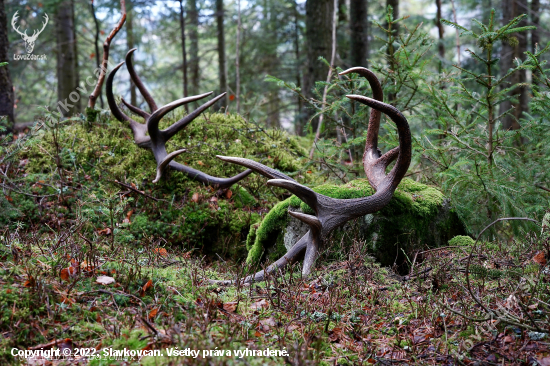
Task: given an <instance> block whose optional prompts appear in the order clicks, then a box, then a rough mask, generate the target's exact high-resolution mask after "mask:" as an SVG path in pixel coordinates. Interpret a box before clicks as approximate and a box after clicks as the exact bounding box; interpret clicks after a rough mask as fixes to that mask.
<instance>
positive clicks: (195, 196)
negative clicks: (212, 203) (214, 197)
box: [191, 192, 200, 203]
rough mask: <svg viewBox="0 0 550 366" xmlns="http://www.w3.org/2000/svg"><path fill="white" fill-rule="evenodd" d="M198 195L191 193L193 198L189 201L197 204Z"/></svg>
mask: <svg viewBox="0 0 550 366" xmlns="http://www.w3.org/2000/svg"><path fill="white" fill-rule="evenodd" d="M199 198H200V197H199V193H198V192H195V193H193V196H192V197H191V201H193V202H195V203H198V202H199Z"/></svg>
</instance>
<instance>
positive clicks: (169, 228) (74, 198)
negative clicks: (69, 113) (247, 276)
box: [0, 113, 311, 258]
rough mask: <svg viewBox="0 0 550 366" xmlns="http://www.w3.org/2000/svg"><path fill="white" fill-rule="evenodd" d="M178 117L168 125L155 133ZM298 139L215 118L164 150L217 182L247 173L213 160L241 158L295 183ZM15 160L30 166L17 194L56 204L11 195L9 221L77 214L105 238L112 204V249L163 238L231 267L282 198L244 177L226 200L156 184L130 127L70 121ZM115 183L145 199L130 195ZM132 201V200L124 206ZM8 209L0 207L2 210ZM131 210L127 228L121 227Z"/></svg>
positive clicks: (186, 182) (179, 178)
mask: <svg viewBox="0 0 550 366" xmlns="http://www.w3.org/2000/svg"><path fill="white" fill-rule="evenodd" d="M181 117H182V116H181V115H178V114H176V115H172V116H171V118H170V116H168V117H165V119H164V120H163V121H162V123H161V128H166V127H167V126H168V124H170V123H173V121H174V120H176V119H179V118H181ZM99 120H100V121H105V120H104V119H99ZM297 139H298V138H297V137H293V136H290V135H288V134H287V133H285V132H283V131H280V130H268V129H264V128H262V127H260V126H257V125H255V124H252V123H249V122H246V121H245V120H244V119H243V118H241V117H240V116H236V115H226V114H219V113H215V114H204V115H201V116H199V117H198V118H197V119H196V120H195V121H193V122H192V123H191V124H190V125H188V126H187V127H186V128H185V129H183V130H182V131H180V132H179V133H178V134H177V135H176V136H174V137H173V138H172V139H171V140H170V141H169V143H168V144H167V150H168V151H174V150H177V149H181V148H185V149H187V152H186V153H185V154H182V155H180V156H179V157H178V158H176V160H177V161H178V162H180V163H183V164H186V165H188V166H190V167H192V168H195V169H198V170H201V171H203V172H205V173H207V174H209V175H212V176H217V177H230V176H233V175H235V174H238V173H240V172H242V171H243V170H244V168H243V167H241V166H238V165H235V164H231V163H226V162H223V161H221V160H219V159H217V158H216V155H228V156H239V157H246V158H249V159H254V160H256V161H260V162H262V163H263V164H265V165H267V166H270V167H272V168H275V169H278V170H281V171H284V172H286V173H287V174H288V173H290V174H292V172H296V171H299V170H300V169H301V167H302V162H301V160H302V158H303V157H305V156H306V155H307V153H306V152H305V151H304V149H303V148H302V147H301V146H300V143H299V141H298V140H297ZM19 159H20V160H21V161H24V162H26V165H25V166H24V171H22V173H24V175H25V179H24V182H23V183H22V184H23V185H21V186H20V188H21V190H28V191H31V192H33V193H35V194H37V195H52V196H51V197H52V198H50V199H45V200H42V201H40V200H38V199H34V198H31V197H29V196H24V195H12V196H13V197H11V198H13V201H14V202H12V203H11V205H12V206H14V207H17V208H19V211H17V210H15V209H12V210H11V211H10V212H11V213H10V215H8V214H5V215H0V219H5V220H12V221H14V220H22V221H34V220H41V221H47V220H50V219H55V220H60V222H64V221H68V220H74V219H76V215H83V216H85V217H84V219H85V220H86V221H87V222H88V227H89V228H88V229H89V230H94V229H101V228H104V227H105V226H106V225H107V224H108V220H107V216H108V215H105V212H107V211H108V204H107V202H109V197H115V198H116V199H115V200H113V199H112V198H111V201H113V202H114V204H115V206H114V210H116V218H115V219H116V223H118V224H119V225H118V227H117V228H116V230H115V234H116V237H117V239H118V240H122V241H125V242H128V243H137V244H139V243H141V241H142V240H149V239H152V238H158V237H162V238H164V239H166V240H168V241H169V242H171V243H174V244H184V245H185V246H187V247H189V248H195V249H198V250H200V251H202V252H203V253H205V254H214V253H218V254H220V255H225V256H227V257H233V258H239V257H242V256H244V255H246V253H247V250H246V247H245V238H246V237H247V235H248V233H249V229H250V226H251V225H252V224H254V223H256V222H259V221H260V218H261V213H262V212H267V211H268V210H269V209H270V208H271V207H272V206H273V205H274V204H275V203H276V202H277V201H279V200H280V197H281V195H283V194H287V192H286V191H285V190H283V189H273V190H272V189H270V188H268V187H267V186H266V185H265V178H264V177H262V176H259V175H258V174H251V175H249V176H248V177H247V178H245V179H244V180H242V181H240V182H239V183H238V184H236V185H234V186H233V187H231V189H230V192H228V191H222V190H216V189H213V188H212V187H207V186H203V185H201V184H200V183H198V182H196V181H194V180H192V179H190V178H188V177H187V176H186V175H184V174H183V173H180V172H175V171H170V172H168V173H167V174H166V175H165V177H163V179H162V180H161V181H160V182H159V183H157V184H152V183H151V181H152V179H153V178H154V177H155V172H156V162H155V160H154V157H153V155H152V153H151V152H150V151H149V150H146V149H142V148H139V147H138V146H137V145H136V144H135V143H134V141H133V136H132V133H131V131H130V129H129V128H128V126H126V124H124V123H121V122H119V121H116V120H107V122H106V123H104V122H98V123H89V122H87V121H85V120H82V121H77V122H75V121H70V122H65V123H62V124H60V125H58V126H57V127H55V128H54V129H48V130H43V131H41V132H39V133H38V135H37V136H35V137H34V138H33V139H32V140H31V141H30V142H29V144H28V146H27V147H26V148H25V149H24V150H23V152H22V153H21V155H20V156H19ZM60 172H62V173H63V176H61V175H60ZM300 177H303V178H298V179H302V181H303V179H311V178H310V177H309V175H307V174H304V175H300ZM115 180H116V181H119V182H122V183H124V184H126V185H132V186H133V187H134V188H135V189H137V190H139V191H143V192H144V193H145V195H139V194H136V193H133V192H132V191H128V190H127V189H125V188H124V187H123V186H121V185H119V184H117V183H115ZM61 191H62V193H64V200H61V201H62V202H59V201H60V200H58V197H57V194H59V193H60V192H61ZM124 191H126V192H127V193H126V194H125V195H123V196H122V197H119V195H117V192H119V193H120V192H124ZM129 196H130V197H132V200H128V199H127V197H129ZM148 197H154V198H156V199H157V201H155V200H152V199H151V198H148ZM6 204H7V205H9V203H7V202H4V200H0V206H1V205H6ZM77 206H78V207H80V208H79V209H76V208H77ZM21 207H25V210H22V209H21ZM4 211H6V210H4ZM130 211H132V213H131V214H130V216H129V221H130V223H126V224H123V221H124V219H125V217H126V216H127V215H128V212H130ZM6 212H8V211H6Z"/></svg>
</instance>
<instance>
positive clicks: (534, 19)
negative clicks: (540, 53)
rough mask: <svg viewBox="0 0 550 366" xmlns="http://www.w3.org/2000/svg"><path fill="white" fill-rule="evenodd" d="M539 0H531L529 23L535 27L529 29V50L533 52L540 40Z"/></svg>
mask: <svg viewBox="0 0 550 366" xmlns="http://www.w3.org/2000/svg"><path fill="white" fill-rule="evenodd" d="M539 12H540V0H531V9H530V15H531V24H532V25H534V26H535V27H537V29H533V30H532V31H531V52H533V53H535V49H536V46H537V44H538V43H539V42H540V30H539V27H540V13H539Z"/></svg>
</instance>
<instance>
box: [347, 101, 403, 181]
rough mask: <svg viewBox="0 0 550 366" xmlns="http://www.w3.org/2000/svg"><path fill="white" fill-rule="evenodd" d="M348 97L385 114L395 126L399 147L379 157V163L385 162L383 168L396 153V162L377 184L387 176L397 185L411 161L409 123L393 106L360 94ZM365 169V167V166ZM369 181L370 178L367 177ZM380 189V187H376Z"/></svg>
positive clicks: (393, 158)
mask: <svg viewBox="0 0 550 366" xmlns="http://www.w3.org/2000/svg"><path fill="white" fill-rule="evenodd" d="M346 96H347V97H348V98H350V99H353V100H356V101H358V102H361V103H363V104H365V105H368V106H369V107H371V108H375V109H377V110H379V111H381V112H382V113H385V114H387V115H388V116H389V117H390V118H391V119H392V121H393V122H394V123H395V125H396V127H397V133H398V135H399V147H397V148H395V149H392V150H390V151H388V152H387V153H386V154H385V155H384V156H382V157H381V158H380V160H381V164H385V166H384V169H385V168H386V167H387V165H388V164H389V163H391V161H393V160H395V158H396V157H395V155H397V163H396V164H395V166H394V167H393V169H392V170H391V172H390V173H389V174H388V175H387V176H385V177H382V178H381V179H380V181H379V185H380V184H381V183H382V181H386V180H387V179H386V178H388V179H389V181H390V182H391V184H392V185H394V186H395V187H397V185H398V184H399V182H401V179H403V177H404V176H405V174H406V172H407V169H408V168H409V165H410V163H411V147H412V143H411V131H410V129H409V123H408V122H407V119H406V118H405V116H403V114H402V113H401V112H400V111H399V110H398V109H397V108H395V107H394V106H392V105H389V104H386V103H383V102H380V101H378V100H374V99H371V98H368V97H365V96H362V95H346ZM365 169H366V168H365ZM369 182H370V179H369ZM395 187H394V189H395ZM378 189H380V187H378Z"/></svg>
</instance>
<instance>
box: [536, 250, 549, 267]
mask: <svg viewBox="0 0 550 366" xmlns="http://www.w3.org/2000/svg"><path fill="white" fill-rule="evenodd" d="M533 262H535V263H538V264H540V265H541V266H545V265H546V262H547V261H546V255H545V254H544V252H542V251H541V252H538V253H537V254H536V255H535V256H534V257H533Z"/></svg>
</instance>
